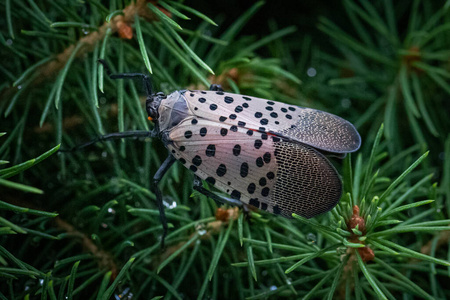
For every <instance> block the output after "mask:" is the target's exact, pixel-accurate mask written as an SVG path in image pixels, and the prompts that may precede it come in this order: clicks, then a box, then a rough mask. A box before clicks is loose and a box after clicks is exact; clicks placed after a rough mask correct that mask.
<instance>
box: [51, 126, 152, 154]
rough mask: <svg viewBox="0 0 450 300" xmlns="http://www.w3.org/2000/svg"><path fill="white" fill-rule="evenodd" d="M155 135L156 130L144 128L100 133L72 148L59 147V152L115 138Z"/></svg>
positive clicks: (74, 149)
mask: <svg viewBox="0 0 450 300" xmlns="http://www.w3.org/2000/svg"><path fill="white" fill-rule="evenodd" d="M156 136H157V133H156V132H153V131H146V130H134V131H122V132H115V133H110V134H105V135H101V136H99V137H97V138H95V139H93V140H91V141H89V142H87V143H84V144H81V145H78V146H75V147H73V148H72V149H59V151H60V152H73V151H78V150H81V149H83V148H86V147H88V146H90V145H93V144H96V143H98V142H104V141H107V140H115V139H123V138H139V137H144V138H146V137H150V138H154V137H156Z"/></svg>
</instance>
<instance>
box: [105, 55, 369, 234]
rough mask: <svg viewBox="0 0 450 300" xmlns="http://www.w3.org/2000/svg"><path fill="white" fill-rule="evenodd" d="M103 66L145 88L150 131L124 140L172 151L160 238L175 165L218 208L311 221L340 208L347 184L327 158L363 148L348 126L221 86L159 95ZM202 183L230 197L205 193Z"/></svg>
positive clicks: (163, 168) (164, 168)
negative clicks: (157, 143)
mask: <svg viewBox="0 0 450 300" xmlns="http://www.w3.org/2000/svg"><path fill="white" fill-rule="evenodd" d="M100 63H102V64H103V66H104V67H105V69H106V71H107V72H108V75H109V76H110V77H111V78H112V79H123V78H134V77H141V78H143V80H144V84H145V86H146V88H147V94H148V95H147V100H146V110H147V113H148V116H149V119H150V120H152V121H153V122H154V124H155V126H154V129H153V131H151V132H146V131H143V132H141V131H138V132H131V133H126V132H125V133H123V134H122V135H120V136H125V135H127V134H128V136H130V135H131V136H151V137H158V138H160V139H161V140H162V142H163V143H164V145H165V146H166V148H167V149H168V150H169V155H168V157H167V158H166V160H165V161H164V162H163V163H162V165H161V167H160V168H159V170H158V171H157V172H156V174H155V176H154V178H153V188H154V190H155V194H156V197H157V202H158V207H159V211H160V216H161V221H162V224H163V228H164V233H163V238H164V235H165V234H166V232H167V222H166V219H165V215H164V208H163V204H162V203H163V202H162V194H161V191H160V190H159V188H158V183H159V181H160V180H161V179H162V177H163V176H164V174H165V173H166V171H167V170H168V169H169V168H170V166H171V165H172V164H173V163H174V162H175V161H176V160H178V161H179V162H180V163H181V164H183V166H185V167H186V168H188V169H190V170H191V171H192V172H193V173H194V174H195V180H194V189H196V190H197V191H199V192H201V193H203V194H205V195H207V196H209V197H212V198H213V199H215V200H218V201H221V202H231V203H234V204H238V205H242V204H245V205H251V206H254V207H256V208H259V209H261V210H264V211H267V212H270V213H273V214H276V215H281V216H283V217H287V218H290V217H291V216H292V214H293V213H295V214H298V215H300V216H303V217H306V218H311V217H314V216H317V215H319V214H321V213H324V212H326V211H329V210H330V209H332V208H333V207H334V206H335V205H336V204H337V203H338V201H339V199H340V197H341V194H342V183H341V180H340V177H339V174H338V172H337V171H336V169H335V168H334V167H333V165H332V164H331V163H330V161H329V160H328V159H327V158H326V157H325V155H335V156H339V157H343V156H345V154H346V153H349V152H354V151H356V150H358V149H359V147H360V144H361V138H360V135H359V133H358V132H357V130H356V129H355V127H354V126H353V125H352V124H351V123H350V122H348V121H346V120H344V119H342V118H340V117H338V116H335V115H332V114H330V113H327V112H323V111H320V110H315V109H310V108H304V107H298V106H294V105H288V104H284V103H281V102H276V101H272V100H267V99H261V98H257V97H252V96H244V95H239V94H232V93H227V92H224V91H223V90H222V89H221V87H220V86H217V85H212V86H211V88H210V90H208V91H191V90H181V91H175V92H173V93H171V94H170V95H164V94H163V93H156V94H154V93H152V90H151V85H150V81H149V79H148V77H147V76H146V75H144V74H138V73H125V74H111V72H110V70H109V68H108V66H107V65H106V63H105V62H104V61H100ZM116 136H117V135H116ZM105 138H107V137H105ZM201 180H204V181H206V182H207V183H208V184H209V185H211V186H214V188H216V189H217V190H219V191H221V192H223V193H226V194H228V195H229V197H224V196H221V195H220V194H218V193H216V192H211V191H209V190H207V189H205V188H203V186H202V182H201Z"/></svg>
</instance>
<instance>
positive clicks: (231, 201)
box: [194, 176, 243, 207]
mask: <svg viewBox="0 0 450 300" xmlns="http://www.w3.org/2000/svg"><path fill="white" fill-rule="evenodd" d="M194 190H196V191H197V192H199V193H202V194H203V195H205V196H206V197H209V198H211V199H213V200H214V201H216V202H218V203H220V204H229V205H232V206H237V207H242V206H243V203H242V202H241V201H239V200H236V199H232V198H228V197H224V196H222V195H219V194H216V193H214V192H211V191H208V190H207V189H205V188H204V187H203V186H202V180H201V179H200V177H198V176H195V177H194Z"/></svg>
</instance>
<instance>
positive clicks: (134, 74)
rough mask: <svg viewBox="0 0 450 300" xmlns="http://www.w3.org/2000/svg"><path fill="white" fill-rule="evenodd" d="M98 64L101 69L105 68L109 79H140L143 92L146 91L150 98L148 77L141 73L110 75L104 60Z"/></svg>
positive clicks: (100, 60)
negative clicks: (143, 86)
mask: <svg viewBox="0 0 450 300" xmlns="http://www.w3.org/2000/svg"><path fill="white" fill-rule="evenodd" d="M98 62H99V63H101V64H102V65H103V68H105V71H106V74H108V76H109V77H110V78H111V79H124V78H136V77H138V78H139V77H140V78H142V79H143V81H144V85H145V90H146V91H147V97H149V96H151V95H152V94H153V92H152V84H151V82H150V77H149V76H148V75H145V74H142V73H122V74H112V72H111V69H110V68H109V66H108V64H107V63H106V61H105V60H103V59H99V60H98Z"/></svg>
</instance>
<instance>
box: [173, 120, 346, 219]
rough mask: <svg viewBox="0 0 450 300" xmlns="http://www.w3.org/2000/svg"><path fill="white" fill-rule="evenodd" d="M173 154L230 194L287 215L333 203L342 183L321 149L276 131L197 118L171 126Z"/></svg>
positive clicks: (327, 207) (325, 208) (310, 214)
mask: <svg viewBox="0 0 450 300" xmlns="http://www.w3.org/2000/svg"><path fill="white" fill-rule="evenodd" d="M169 138H170V140H171V142H170V143H169V144H168V145H167V146H168V148H169V150H170V151H171V152H172V154H173V155H174V156H175V158H177V159H178V160H179V161H180V162H181V163H183V164H184V166H185V167H186V168H188V169H190V170H192V171H193V172H194V173H195V174H196V175H197V176H199V177H200V178H202V179H203V180H205V181H206V182H208V183H210V184H212V185H214V186H215V187H216V188H217V189H219V190H220V191H222V192H225V193H227V194H229V195H230V196H231V198H233V199H236V200H240V201H242V202H244V203H247V204H250V205H253V206H255V207H257V208H260V209H262V210H266V211H269V212H272V213H275V214H281V215H283V216H285V217H291V216H292V213H296V214H298V215H301V216H304V217H307V218H310V217H313V216H315V215H317V214H320V213H323V212H325V211H328V210H330V209H331V208H332V207H334V206H335V205H336V204H337V202H338V201H339V198H340V196H341V182H340V179H339V176H338V174H337V172H336V170H335V169H334V167H333V166H332V165H331V164H330V162H329V161H328V160H327V159H326V158H325V157H324V156H323V155H322V154H321V153H319V152H318V151H317V150H315V149H314V148H312V147H309V146H307V145H303V144H300V143H292V142H291V141H286V140H283V139H281V138H279V137H277V136H275V135H271V134H267V133H265V132H258V131H255V130H251V129H246V128H244V127H242V126H241V127H238V126H236V125H229V124H225V123H224V122H217V121H210V120H205V119H201V118H196V117H190V118H187V119H185V120H183V121H182V122H181V123H180V124H178V125H177V126H175V127H174V128H172V130H171V131H170V134H169Z"/></svg>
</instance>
